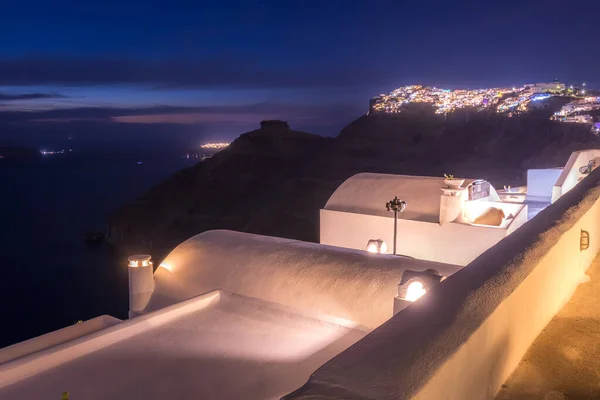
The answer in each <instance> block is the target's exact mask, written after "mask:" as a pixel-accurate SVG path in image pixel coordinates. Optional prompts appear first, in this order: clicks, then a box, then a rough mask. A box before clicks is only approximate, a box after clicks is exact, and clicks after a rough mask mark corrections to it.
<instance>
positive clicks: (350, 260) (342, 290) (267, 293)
mask: <svg viewBox="0 0 600 400" xmlns="http://www.w3.org/2000/svg"><path fill="white" fill-rule="evenodd" d="M161 265H162V266H161V267H159V268H158V269H157V270H156V272H155V283H156V286H155V290H154V293H153V295H152V298H151V300H150V303H149V306H148V308H147V310H146V311H152V310H155V309H158V308H162V307H164V306H166V305H169V304H173V303H176V302H178V301H181V300H184V299H188V298H191V297H194V296H197V295H200V294H202V293H206V292H209V291H211V290H215V289H222V290H226V291H229V292H233V293H239V294H242V295H245V296H249V297H255V298H259V299H263V300H267V301H271V302H275V303H279V304H283V305H286V306H289V307H293V308H295V309H298V310H301V311H302V312H303V313H305V314H310V315H317V316H318V315H320V314H324V315H329V316H335V317H339V318H343V319H347V320H351V321H353V322H355V323H358V324H360V325H362V326H364V327H366V328H371V329H372V328H375V327H377V326H379V325H380V324H382V323H383V322H384V321H386V320H387V319H389V318H390V317H391V316H392V314H393V298H394V296H395V295H396V294H397V285H398V283H399V281H400V278H401V276H402V271H404V270H406V269H411V270H417V271H422V270H426V269H429V268H433V269H436V270H437V271H438V272H440V273H441V274H443V275H446V276H448V275H451V274H452V273H454V272H455V271H457V270H458V268H459V267H457V266H453V265H448V264H439V263H432V262H426V261H421V260H412V259H406V258H402V257H394V256H386V255H373V254H369V253H367V252H366V251H358V250H351V249H342V248H336V247H332V246H323V245H319V244H315V243H306V242H300V241H295V240H287V239H280V238H273V237H267V236H260V235H252V234H245V233H239V232H232V231H209V232H204V233H202V234H200V235H197V236H194V237H193V238H191V239H189V240H187V241H185V242H184V243H182V244H181V245H179V246H178V247H177V248H176V249H175V250H173V251H172V252H171V254H169V256H168V257H167V258H166V259H165V261H164V262H163V263H162V264H161Z"/></svg>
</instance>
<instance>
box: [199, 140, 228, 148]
mask: <svg viewBox="0 0 600 400" xmlns="http://www.w3.org/2000/svg"><path fill="white" fill-rule="evenodd" d="M227 146H229V143H225V142H217V143H205V144H203V145H202V146H200V147H202V148H203V149H211V150H222V149H224V148H225V147H227Z"/></svg>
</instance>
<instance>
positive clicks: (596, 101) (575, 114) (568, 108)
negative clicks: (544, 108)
mask: <svg viewBox="0 0 600 400" xmlns="http://www.w3.org/2000/svg"><path fill="white" fill-rule="evenodd" d="M596 110H600V97H584V98H582V99H577V100H575V101H572V102H570V103H567V104H565V105H564V106H563V107H562V108H561V109H560V110H559V111H557V112H555V113H554V115H553V116H552V118H553V119H555V120H557V121H561V122H574V123H582V124H591V123H593V122H594V118H593V117H592V116H591V115H589V114H582V113H585V112H590V111H596Z"/></svg>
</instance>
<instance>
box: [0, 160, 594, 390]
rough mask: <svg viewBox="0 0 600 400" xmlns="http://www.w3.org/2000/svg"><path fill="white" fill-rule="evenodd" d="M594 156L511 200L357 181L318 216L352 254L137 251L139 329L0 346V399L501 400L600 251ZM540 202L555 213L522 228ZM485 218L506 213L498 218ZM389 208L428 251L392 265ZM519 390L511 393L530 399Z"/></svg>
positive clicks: (365, 177)
mask: <svg viewBox="0 0 600 400" xmlns="http://www.w3.org/2000/svg"><path fill="white" fill-rule="evenodd" d="M598 152H600V150H587V151H581V152H576V153H573V155H572V156H571V158H570V159H569V162H568V163H567V165H566V166H565V167H564V168H559V169H552V170H536V171H541V172H539V173H538V172H536V173H532V174H531V179H530V180H528V188H516V190H515V189H511V188H505V189H503V190H498V191H496V190H495V189H494V188H493V187H492V186H491V185H489V183H487V182H485V181H483V180H473V179H468V180H463V179H455V178H450V177H446V179H444V178H432V177H414V176H402V175H385V174H359V175H356V176H354V177H351V178H350V179H348V180H347V181H346V182H345V183H344V184H342V185H341V186H340V187H339V188H338V190H337V191H336V192H335V193H334V194H333V195H332V196H331V198H330V200H329V202H328V203H327V204H326V206H325V208H324V210H322V211H321V216H322V217H323V216H325V218H324V219H322V222H324V224H325V225H322V233H323V228H324V227H325V228H326V229H328V228H327V224H328V223H331V222H332V221H333V219H332V218H331V217H332V216H336V215H337V217H336V218H338V217H339V218H341V219H340V220H339V221H338V223H337V227H338V228H341V229H337V228H336V229H334V230H331V231H330V232H329V233H333V236H331V237H334V238H335V237H337V238H342V239H344V240H346V239H348V238H355V237H359V239H360V240H359V241H358V242H357V243H359V242H360V245H359V246H357V247H356V248H343V247H334V246H330V245H326V244H316V243H306V242H300V241H295V240H289V239H280V238H273V237H266V236H260V235H252V234H245V233H239V232H231V231H222V230H221V231H209V232H204V233H202V234H199V235H196V236H194V237H192V238H190V239H188V240H186V241H184V242H183V243H181V244H180V245H179V246H178V247H176V248H175V249H174V250H173V251H172V252H171V253H170V254H169V255H168V256H167V258H166V259H165V260H164V261H162V262H161V263H160V265H158V266H154V265H153V263H152V261H151V257H150V256H149V255H135V256H131V257H130V258H129V264H128V266H127V268H128V271H129V278H130V319H129V320H127V321H120V320H118V319H116V318H112V317H110V316H102V317H99V318H95V319H93V320H89V321H85V322H82V323H78V324H75V325H73V326H70V327H67V328H64V329H62V330H59V331H56V332H52V333H49V334H46V335H43V336H40V337H38V338H34V339H31V340H28V341H25V342H22V343H18V344H15V345H13V346H9V347H7V348H5V349H1V350H0V398H7V399H11V400H20V399H27V400H29V399H37V398H51V397H52V396H54V397H56V398H58V397H59V396H60V394H61V393H62V392H65V391H68V392H70V394H71V396H72V398H73V399H77V398H85V399H86V400H87V399H91V400H94V399H105V398H111V399H116V400H119V399H123V400H125V399H127V400H131V399H138V398H139V399H163V398H190V397H197V398H202V399H207V400H211V399H219V400H227V399H240V398H243V399H279V398H281V397H282V396H285V397H284V398H285V399H287V400H292V399H293V400H309V399H311V400H312V399H332V400H333V399H339V400H342V399H349V398H352V399H357V400H363V399H364V400H366V399H376V400H393V399H397V398H405V399H414V400H428V399H438V398H447V399H452V400H454V399H456V400H458V399H461V400H462V399H471V398H483V399H490V398H493V397H494V396H495V395H496V394H497V393H498V391H499V390H500V389H501V387H502V385H503V384H504V383H505V382H506V383H507V384H508V385H509V386H508V388H509V389H510V388H511V385H513V382H515V381H514V380H508V381H507V378H508V377H509V376H510V374H511V373H512V372H513V371H514V370H515V368H516V367H517V365H518V364H519V362H520V361H521V358H522V357H523V355H524V354H525V353H526V351H527V349H528V348H529V346H530V345H531V344H532V342H533V341H534V340H535V338H536V337H537V336H538V335H539V334H540V332H542V330H543V329H544V327H546V325H547V324H548V322H550V321H551V320H552V318H553V317H554V316H555V315H556V314H557V312H558V311H559V310H560V309H561V308H562V307H563V305H565V304H567V303H568V301H569V299H570V298H571V296H572V294H573V293H574V292H575V290H576V289H577V287H578V285H580V284H582V282H585V281H586V279H585V275H584V272H585V271H586V269H587V268H588V266H589V265H590V263H591V262H592V261H593V260H594V258H596V255H597V252H598V250H599V249H600V239H599V238H600V224H599V223H598V216H599V215H600V172H598V171H596V169H597V168H595V165H596V164H595V161H596V158H597V156H598V155H600V153H598ZM597 153H598V154H597ZM536 174H537V175H536ZM542 178H543V179H542ZM557 188H558V189H560V191H558V189H557ZM536 193H537V194H541V195H542V196H543V197H544V198H545V199H546V200H548V204H549V203H550V200H554V202H553V204H551V205H549V206H548V207H547V208H545V209H543V211H541V213H540V215H539V217H535V218H533V219H531V220H530V221H529V222H527V223H526V224H523V221H525V220H527V216H526V215H527V209H528V204H527V202H528V200H527V197H528V196H529V197H533V196H535V195H536ZM555 194H556V195H557V196H558V197H556V198H552V196H553V195H555ZM396 196H398V197H396ZM413 204H414V208H413V209H412V210H411V206H412V205H413ZM544 204H545V203H544ZM490 208H494V209H497V210H500V211H502V212H503V214H504V216H502V213H501V214H498V213H495V214H494V215H493V218H491V219H489V218H488V217H489V213H488V212H487V210H489V209H490ZM392 211H394V212H392ZM513 211H514V212H515V213H513ZM508 213H510V214H508ZM394 214H398V221H397V223H398V227H399V228H400V229H399V235H398V240H397V242H398V243H397V244H399V246H398V247H399V253H401V254H402V253H405V252H408V251H415V252H420V253H419V254H422V255H424V257H416V255H413V257H415V258H412V257H410V256H406V255H404V256H398V255H390V254H382V253H386V252H388V251H389V248H390V247H392V246H387V247H388V249H385V247H386V246H383V244H384V242H385V241H387V242H388V243H390V242H389V240H390V239H389V238H390V237H392V236H389V237H385V236H379V235H377V236H376V235H375V234H379V233H381V232H388V234H391V232H392V231H393V226H394V221H395V219H396V218H394V217H393V215H394ZM511 214H512V218H510V215H511ZM483 215H486V216H488V217H486V218H488V219H485V218H484V222H485V223H476V222H477V221H479V222H482V221H481V220H480V218H481V217H482V216H483ZM340 216H341V217H340ZM436 216H437V220H436ZM353 218H359V220H358V223H354V222H353V223H352V224H348V221H349V220H352V219H353ZM492 220H496V222H497V223H496V224H491V222H490V221H492ZM382 221H383V222H382ZM329 227H330V228H331V227H333V228H335V227H336V224H330V226H329ZM423 232H429V234H423ZM490 232H496V233H498V232H500V237H499V238H498V237H496V236H495V234H491V233H490ZM473 233H474V234H473ZM335 235H337V236H335ZM361 235H364V237H363V236H361ZM367 238H368V239H367ZM490 238H491V239H493V240H489V241H487V240H488V239H490ZM447 242H448V243H450V246H446V247H444V245H445V244H447ZM405 243H409V244H410V245H409V246H404V244H405ZM403 246H404V247H403ZM485 246H487V247H485ZM346 247H352V246H346ZM440 249H441V250H440ZM373 252H374V253H378V254H372V253H373ZM475 252H479V254H477V255H475V256H474V255H473V254H474V253H475ZM465 254H467V256H468V257H474V259H473V260H472V261H469V262H468V265H466V266H465V267H464V268H463V267H462V265H464V263H461V262H450V260H453V259H454V260H461V257H463V258H464V257H465ZM416 258H427V259H416ZM433 258H437V259H439V260H447V262H446V263H443V262H436V261H433V260H432V259H433ZM154 267H156V270H155V271H154ZM446 278H447V279H446ZM584 284H585V283H584ZM592 289H593V288H592ZM584 292H585V293H587V294H586V296H588V297H594V296H596V294H595V293H596V292H597V291H594V290H587V291H584ZM596 297H598V296H596ZM573 300H574V301H577V300H576V298H575V297H574V298H573ZM596 300H597V299H596ZM579 304H580V303H579ZM590 315H592V314H590ZM592 316H593V318H595V314H593V315H592ZM549 328H550V329H552V325H550V326H549ZM540 338H541V339H540V340H543V335H542V336H540ZM582 338H583V339H582V340H586V339H585V335H582ZM588 339H593V337H592V336H590V335H588ZM569 340H570V339H569ZM563 350H564V349H563V347H560V346H559V347H557V351H563ZM567 350H569V351H571V350H572V349H571V348H568V347H567ZM561 354H562V353H561ZM565 354H567V355H573V354H575V353H573V351H571V352H567V353H565ZM577 354H579V353H577ZM525 365H526V366H527V364H526V363H525ZM564 365H566V366H567V367H569V368H575V367H576V365H574V364H573V363H571V364H568V363H567V364H564ZM457 371H459V373H457ZM571 375H573V374H571ZM515 376H516V377H517V378H516V379H517V380H518V379H519V377H522V376H528V375H526V374H525V375H523V374H522V373H521V372H519V370H517V375H515ZM562 376H563V374H561V377H562ZM521 382H523V381H521ZM586 384H587V382H586ZM514 387H515V388H516V389H518V390H515V391H512V392H511V393H513V394H514V395H515V396H517V397H512V398H520V397H518V396H522V395H523V394H527V393H530V392H531V391H529V389H530V388H528V387H525V390H521V389H523V386H519V385H515V386H514ZM541 388H542V389H541V390H542V391H541V392H539V393H538V394H540V395H541V394H544V393H545V392H547V391H549V390H556V387H555V385H554V383H553V382H550V383H548V382H546V384H545V385H543V386H541ZM575 389H577V388H575ZM505 394H506V393H505ZM500 398H501V397H500ZM509 398H510V397H509Z"/></svg>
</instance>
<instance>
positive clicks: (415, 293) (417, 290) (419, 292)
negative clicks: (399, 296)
mask: <svg viewBox="0 0 600 400" xmlns="http://www.w3.org/2000/svg"><path fill="white" fill-rule="evenodd" d="M425 293H427V290H426V289H425V286H424V285H423V283H422V282H419V281H414V282H411V283H410V284H409V285H408V288H407V289H406V299H405V300H408V301H416V300H417V299H419V298H421V297H423V295H424V294H425Z"/></svg>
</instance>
